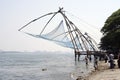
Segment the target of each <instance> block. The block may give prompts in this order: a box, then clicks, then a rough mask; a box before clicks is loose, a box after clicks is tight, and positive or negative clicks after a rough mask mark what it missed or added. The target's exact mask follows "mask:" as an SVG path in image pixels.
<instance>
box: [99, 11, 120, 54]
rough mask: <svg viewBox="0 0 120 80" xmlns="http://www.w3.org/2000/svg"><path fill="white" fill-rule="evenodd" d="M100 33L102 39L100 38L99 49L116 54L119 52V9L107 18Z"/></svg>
mask: <svg viewBox="0 0 120 80" xmlns="http://www.w3.org/2000/svg"><path fill="white" fill-rule="evenodd" d="M101 32H102V33H103V37H102V38H101V43H100V48H101V49H102V50H106V51H112V52H115V53H116V52H117V53H118V51H119V50H120V9H119V10H117V11H115V12H114V13H113V14H112V15H111V16H110V17H108V19H107V20H106V22H105V24H104V26H103V28H102V29H101Z"/></svg>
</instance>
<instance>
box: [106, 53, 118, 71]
mask: <svg viewBox="0 0 120 80" xmlns="http://www.w3.org/2000/svg"><path fill="white" fill-rule="evenodd" d="M107 61H108V62H109V63H110V69H113V68H114V67H115V65H116V64H115V61H114V55H113V54H109V55H107V54H105V63H107ZM117 64H118V68H120V53H119V54H118V60H117Z"/></svg>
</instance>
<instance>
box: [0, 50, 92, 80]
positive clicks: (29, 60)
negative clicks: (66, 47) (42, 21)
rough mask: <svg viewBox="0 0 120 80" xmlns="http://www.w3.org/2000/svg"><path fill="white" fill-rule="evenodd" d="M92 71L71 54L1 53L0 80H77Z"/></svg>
mask: <svg viewBox="0 0 120 80" xmlns="http://www.w3.org/2000/svg"><path fill="white" fill-rule="evenodd" d="M91 69H93V65H92V63H89V64H88V66H86V64H85V61H84V56H82V57H81V60H80V61H74V53H69V52H65V53H64V52H29V53H28V52H27V53H26V52H22V53H10V52H7V53H0V80H75V79H76V78H77V77H78V76H84V75H87V74H88V73H89V72H90V71H91Z"/></svg>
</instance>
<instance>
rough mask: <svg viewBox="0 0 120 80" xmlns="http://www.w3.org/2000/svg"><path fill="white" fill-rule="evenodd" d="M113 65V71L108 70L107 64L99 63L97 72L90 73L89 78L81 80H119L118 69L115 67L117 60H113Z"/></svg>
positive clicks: (119, 73)
mask: <svg viewBox="0 0 120 80" xmlns="http://www.w3.org/2000/svg"><path fill="white" fill-rule="evenodd" d="M115 63H116V66H115V69H109V63H105V62H104V61H101V62H99V68H98V70H96V71H94V72H92V73H91V74H90V76H88V77H87V78H86V79H83V80H120V69H119V68H118V66H117V60H115ZM81 80H82V79H81Z"/></svg>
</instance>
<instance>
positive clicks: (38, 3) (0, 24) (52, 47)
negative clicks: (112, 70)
mask: <svg viewBox="0 0 120 80" xmlns="http://www.w3.org/2000/svg"><path fill="white" fill-rule="evenodd" d="M59 7H64V10H66V11H68V12H70V13H72V14H74V15H76V16H77V17H79V18H80V19H82V20H84V21H86V22H88V23H89V24H91V25H93V27H92V26H91V29H92V28H94V29H95V30H96V31H94V30H89V31H90V32H91V35H94V36H95V37H97V38H98V40H97V42H99V39H100V37H101V35H100V32H99V30H100V29H101V27H103V25H104V22H105V20H106V19H107V18H108V17H109V16H110V15H111V14H112V13H113V12H114V11H116V10H118V9H119V8H120V0H0V50H15V51H36V50H39V51H67V50H69V49H67V48H63V47H61V46H58V45H56V44H54V43H53V42H50V41H46V40H43V39H38V38H34V37H31V36H28V35H26V34H23V33H21V32H19V31H18V29H19V28H20V27H22V26H23V25H25V24H26V23H27V22H29V21H30V20H32V19H34V18H37V17H39V16H41V15H43V14H46V13H49V12H54V11H57V10H58V8H59ZM92 32H95V33H93V34H92Z"/></svg>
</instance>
